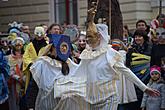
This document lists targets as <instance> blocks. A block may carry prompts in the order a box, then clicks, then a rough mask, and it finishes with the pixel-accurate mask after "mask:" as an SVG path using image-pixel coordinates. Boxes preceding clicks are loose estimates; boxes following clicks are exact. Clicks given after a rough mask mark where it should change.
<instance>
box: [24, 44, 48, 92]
mask: <svg viewBox="0 0 165 110" xmlns="http://www.w3.org/2000/svg"><path fill="white" fill-rule="evenodd" d="M44 50H45V49H44V47H43V48H41V49H40V51H39V53H38V55H37V53H36V50H35V48H34V46H33V43H32V42H31V43H30V44H28V45H27V47H26V50H25V53H24V55H23V72H24V74H25V75H26V82H25V91H26V89H27V86H28V84H29V80H30V73H29V65H30V64H31V63H33V62H34V61H35V60H36V59H37V58H38V57H39V56H41V53H43V51H44Z"/></svg>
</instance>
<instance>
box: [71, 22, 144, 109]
mask: <svg viewBox="0 0 165 110" xmlns="http://www.w3.org/2000/svg"><path fill="white" fill-rule="evenodd" d="M97 29H98V32H99V33H100V34H101V35H102V37H103V38H102V39H101V42H100V45H99V46H98V47H96V48H94V49H93V50H94V51H92V49H85V50H84V51H83V52H82V53H81V55H80V58H81V63H80V65H79V67H78V69H77V71H76V75H77V76H79V75H82V74H83V75H84V76H86V77H87V88H86V97H84V99H85V101H86V102H87V103H86V104H85V103H84V104H85V105H86V106H85V105H84V108H81V107H77V108H79V110H116V109H117V105H118V103H119V101H118V91H117V86H116V80H118V78H119V74H124V75H125V76H126V78H128V79H129V80H130V81H132V82H133V83H134V84H136V85H137V86H138V87H139V88H140V89H141V90H142V91H145V90H146V89H147V86H145V85H144V84H143V83H142V82H141V81H140V80H139V79H138V78H137V77H136V76H135V75H134V74H133V73H132V71H131V70H130V69H128V68H127V67H125V65H124V62H123V60H122V57H121V56H120V54H119V53H118V52H117V51H115V50H114V49H112V48H111V47H110V46H109V45H108V42H109V36H108V31H107V30H108V28H107V26H106V25H103V24H98V25H97ZM80 68H81V69H80ZM79 69H80V70H83V71H80V70H79ZM74 100H75V99H74ZM79 100H80V99H79V98H78V99H77V102H80V101H79ZM81 101H82V100H81ZM77 105H78V104H77ZM70 110H71V109H70Z"/></svg>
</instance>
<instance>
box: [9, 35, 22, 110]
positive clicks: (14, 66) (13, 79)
mask: <svg viewBox="0 0 165 110" xmlns="http://www.w3.org/2000/svg"><path fill="white" fill-rule="evenodd" d="M11 45H12V54H11V55H9V56H8V61H9V65H10V79H9V81H8V85H9V91H10V94H9V105H10V106H9V107H10V109H12V110H18V109H19V101H20V96H19V94H20V92H21V90H23V73H22V63H23V53H24V49H23V46H24V40H23V39H22V38H21V37H16V38H15V39H14V40H13V41H12V42H11Z"/></svg>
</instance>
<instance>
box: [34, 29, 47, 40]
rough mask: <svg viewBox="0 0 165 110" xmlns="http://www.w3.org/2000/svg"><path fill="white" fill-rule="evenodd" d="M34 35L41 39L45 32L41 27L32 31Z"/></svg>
mask: <svg viewBox="0 0 165 110" xmlns="http://www.w3.org/2000/svg"><path fill="white" fill-rule="evenodd" d="M34 34H35V35H36V36H37V38H43V37H44V35H45V31H44V28H43V27H36V28H35V30H34Z"/></svg>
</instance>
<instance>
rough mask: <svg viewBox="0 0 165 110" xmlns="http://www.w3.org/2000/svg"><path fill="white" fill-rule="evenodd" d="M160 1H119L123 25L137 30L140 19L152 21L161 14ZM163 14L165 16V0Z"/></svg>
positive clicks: (164, 0) (164, 1)
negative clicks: (137, 22)
mask: <svg viewBox="0 0 165 110" xmlns="http://www.w3.org/2000/svg"><path fill="white" fill-rule="evenodd" d="M159 1H160V0H119V3H120V8H121V11H122V16H123V23H124V24H127V25H128V26H129V28H130V29H135V27H136V21H138V20H139V19H143V20H146V21H147V23H148V24H149V23H150V21H151V20H152V19H154V18H156V17H157V15H158V14H159V6H160V5H159ZM162 13H163V14H165V0H162Z"/></svg>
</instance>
